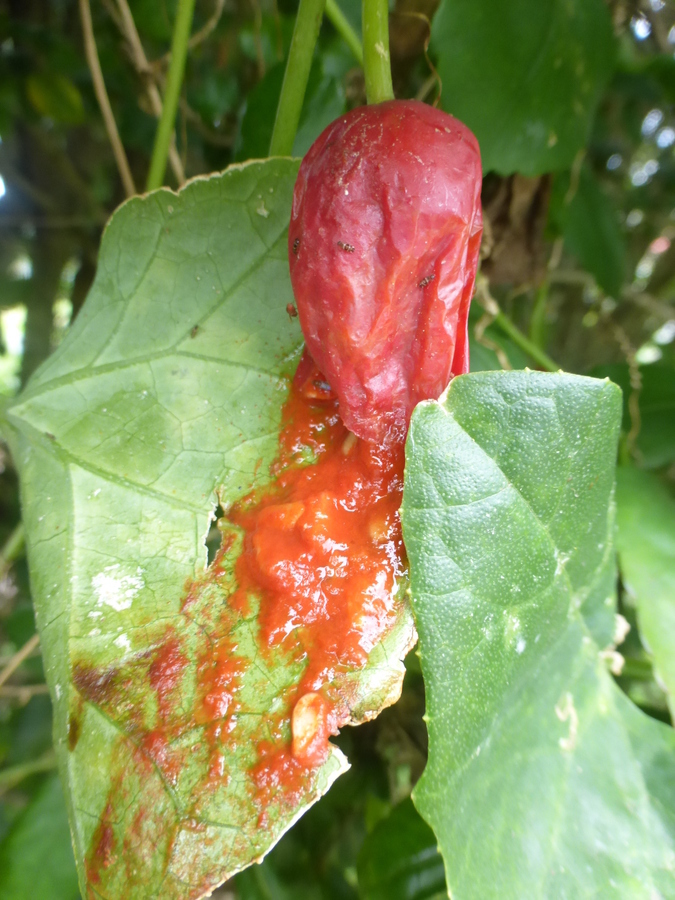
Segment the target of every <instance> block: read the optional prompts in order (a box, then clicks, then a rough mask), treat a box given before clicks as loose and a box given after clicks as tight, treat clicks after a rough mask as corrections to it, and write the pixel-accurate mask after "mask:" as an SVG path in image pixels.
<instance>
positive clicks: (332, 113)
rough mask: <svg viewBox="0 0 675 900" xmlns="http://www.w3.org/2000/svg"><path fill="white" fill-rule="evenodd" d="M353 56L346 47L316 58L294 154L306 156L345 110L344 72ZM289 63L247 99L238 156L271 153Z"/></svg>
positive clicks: (275, 69) (268, 76) (261, 156)
mask: <svg viewBox="0 0 675 900" xmlns="http://www.w3.org/2000/svg"><path fill="white" fill-rule="evenodd" d="M350 65H351V58H350V56H349V53H348V51H347V49H346V48H344V49H343V50H342V51H334V52H325V53H323V54H321V55H320V58H319V59H317V60H315V61H314V63H313V65H312V68H311V70H310V73H309V81H308V83H307V92H306V94H305V101H304V104H303V107H302V114H301V116H300V124H299V127H298V132H297V134H296V136H295V141H294V143H293V156H304V155H305V153H306V152H307V150H309V148H310V147H311V145H312V144H313V143H314V141H315V140H316V139H317V137H318V136H319V135H320V134H321V132H322V131H323V130H324V128H326V127H327V126H328V125H330V123H331V122H332V121H333V120H334V119H336V118H337V117H338V116H339V115H340V114H341V113H343V112H344V110H345V91H344V87H343V84H342V79H343V77H344V74H345V73H346V72H347V70H348V69H349V68H350ZM284 71H285V63H279V64H278V65H276V66H274V67H273V68H272V69H270V70H269V72H267V74H266V75H265V77H264V78H263V79H262V80H261V81H260V82H259V83H258V84H257V85H256V86H255V87H254V88H253V90H252V91H251V93H250V94H249V95H248V97H247V98H246V104H245V109H244V113H243V117H242V120H241V125H240V130H239V135H238V138H237V142H236V145H235V159H237V160H245V159H264V158H265V157H266V156H267V154H268V153H269V147H270V139H271V137H272V129H273V127H274V117H275V115H276V109H277V103H278V102H279V94H280V93H281V84H282V82H283V78H284Z"/></svg>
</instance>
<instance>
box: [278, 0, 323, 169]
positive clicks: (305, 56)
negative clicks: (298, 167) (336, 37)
mask: <svg viewBox="0 0 675 900" xmlns="http://www.w3.org/2000/svg"><path fill="white" fill-rule="evenodd" d="M324 5H325V0H300V6H299V7H298V15H297V16H296V19H295V26H294V28H293V38H292V39H291V48H290V50H289V51H288V62H287V63H286V71H285V72H284V82H283V84H282V85H281V95H280V97H279V105H278V106H277V115H276V118H275V120H274V130H273V131H272V140H271V141H270V156H290V155H291V153H292V152H293V142H294V141H295V135H296V133H297V130H298V123H299V122H300V113H301V111H302V104H303V101H304V99H305V91H306V90H307V81H308V79H309V70H310V68H311V66H312V56H313V55H314V47H315V45H316V41H317V38H318V37H319V29H320V28H321V19H322V18H323V9H324Z"/></svg>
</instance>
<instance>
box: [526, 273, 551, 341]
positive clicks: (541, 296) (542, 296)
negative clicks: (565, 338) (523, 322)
mask: <svg viewBox="0 0 675 900" xmlns="http://www.w3.org/2000/svg"><path fill="white" fill-rule="evenodd" d="M548 290H549V283H548V278H545V279H544V280H543V281H542V283H541V284H540V285H539V288H538V289H537V293H536V295H535V298H534V308H533V309H532V317H531V319H530V340H531V341H532V342H533V343H534V344H536V345H537V347H543V346H544V329H545V326H546V305H547V303H548Z"/></svg>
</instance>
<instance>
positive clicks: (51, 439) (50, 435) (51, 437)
mask: <svg viewBox="0 0 675 900" xmlns="http://www.w3.org/2000/svg"><path fill="white" fill-rule="evenodd" d="M45 437H48V438H49V440H50V441H55V440H56V435H55V434H52V433H51V431H45Z"/></svg>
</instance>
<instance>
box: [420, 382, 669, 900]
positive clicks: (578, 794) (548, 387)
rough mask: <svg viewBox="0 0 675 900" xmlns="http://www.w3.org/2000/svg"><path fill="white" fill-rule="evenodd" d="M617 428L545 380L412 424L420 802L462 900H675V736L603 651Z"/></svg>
mask: <svg viewBox="0 0 675 900" xmlns="http://www.w3.org/2000/svg"><path fill="white" fill-rule="evenodd" d="M620 417H621V397H620V393H619V390H618V389H617V388H616V386H615V385H612V384H611V383H610V382H609V381H597V380H594V379H590V378H582V377H578V376H571V375H562V374H559V375H549V374H544V373H536V372H502V373H479V374H473V375H466V376H462V377H460V378H456V379H455V380H454V381H453V382H452V384H451V386H450V388H449V391H448V393H447V398H446V399H445V400H444V401H443V402H442V403H424V404H421V405H420V406H418V407H417V409H416V411H415V413H414V414H413V419H412V424H411V429H410V434H409V437H408V445H407V458H406V482H405V490H404V501H403V527H404V537H405V541H406V547H407V550H408V554H409V558H410V566H411V589H412V595H413V609H414V612H415V616H416V620H417V625H418V631H419V635H420V651H421V657H422V670H423V673H424V680H425V686H426V697H427V716H428V720H427V722H428V729H429V762H428V765H427V768H426V770H425V772H424V775H423V777H422V779H421V781H420V783H419V785H418V787H417V788H416V790H415V793H414V799H415V803H416V805H417V807H418V808H419V810H420V812H421V813H422V815H423V816H424V817H425V818H426V819H427V821H428V822H429V823H430V824H431V826H432V827H433V829H434V831H435V832H436V836H437V838H438V842H439V846H440V849H441V853H442V855H443V858H444V861H445V866H446V874H447V879H448V887H449V890H450V893H451V895H452V897H453V898H454V900H464V898H480V900H487V898H491V897H495V898H496V897H499V898H500V900H509V898H514V900H515V898H518V900H520V898H523V897H542V898H544V897H550V898H559V897H575V898H577V897H589V898H590V897H610V896H611V897H626V898H628V897H630V898H632V900H635V898H653V897H657V896H659V897H664V898H665V897H675V880H674V878H673V876H674V875H675V733H674V732H673V730H672V729H670V728H668V727H666V726H664V725H662V724H661V723H658V722H656V721H654V720H651V719H648V718H647V717H646V716H645V715H644V714H643V713H641V712H640V711H639V710H638V709H637V708H636V707H634V706H633V705H632V704H631V703H630V701H628V700H627V698H626V697H625V696H624V695H623V694H622V693H621V691H620V690H619V689H618V688H617V686H616V685H615V683H614V682H613V680H612V678H611V676H610V675H609V673H608V671H607V668H606V661H605V658H604V654H603V651H604V650H606V648H607V646H608V644H610V642H611V636H610V635H609V634H608V632H607V626H608V625H609V623H610V617H612V616H613V615H614V582H615V565H614V553H613V520H614V510H613V502H612V491H613V481H614V460H615V454H616V445H617V437H618V431H619V422H620Z"/></svg>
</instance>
